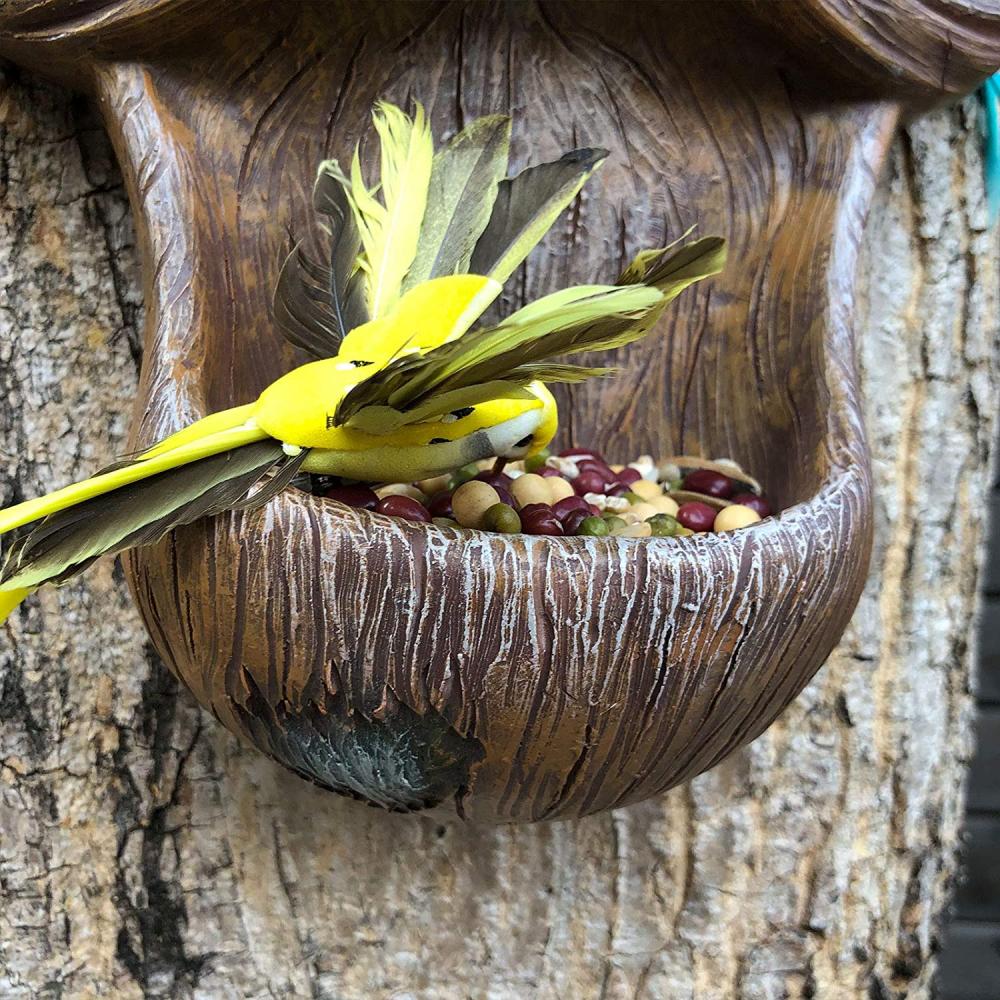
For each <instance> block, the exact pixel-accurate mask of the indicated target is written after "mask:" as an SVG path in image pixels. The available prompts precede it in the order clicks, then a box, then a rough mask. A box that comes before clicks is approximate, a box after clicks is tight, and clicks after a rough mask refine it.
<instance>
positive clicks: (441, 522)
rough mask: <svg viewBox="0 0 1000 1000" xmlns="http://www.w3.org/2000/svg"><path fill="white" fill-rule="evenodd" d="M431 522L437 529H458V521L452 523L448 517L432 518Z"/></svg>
mask: <svg viewBox="0 0 1000 1000" xmlns="http://www.w3.org/2000/svg"><path fill="white" fill-rule="evenodd" d="M431 521H432V522H433V523H434V524H436V525H437V526H438V527H439V528H458V527H460V525H459V523H458V521H454V520H452V519H451V518H450V517H432V518H431Z"/></svg>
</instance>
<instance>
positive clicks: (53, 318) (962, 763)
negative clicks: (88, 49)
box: [0, 69, 1000, 1000]
mask: <svg viewBox="0 0 1000 1000" xmlns="http://www.w3.org/2000/svg"><path fill="white" fill-rule="evenodd" d="M4 73H5V75H4V76H2V77H0V199H2V211H0V243H2V246H3V249H4V253H3V254H2V255H0V504H2V505H6V504H8V503H10V502H16V501H17V500H19V499H21V498H22V496H27V495H33V494H36V493H40V492H44V491H46V490H50V489H53V488H55V487H57V486H60V485H63V484H64V483H65V482H67V481H69V480H71V479H75V478H80V477H82V476H85V475H87V474H89V473H90V472H92V471H93V470H94V469H95V468H96V467H98V466H99V465H101V464H103V463H105V462H107V461H108V460H110V459H111V457H112V456H113V455H114V454H115V453H116V452H120V451H122V450H123V449H124V441H125V436H126V430H127V427H128V423H129V420H130V407H131V401H132V397H133V395H134V393H135V389H136V377H137V370H138V364H139V360H140V346H139V345H140V342H141V338H140V328H141V305H140V303H141V294H140V288H139V283H138V280H137V273H138V271H137V264H136V259H135V257H136V254H135V247H134V245H133V239H132V234H131V229H130V222H129V215H128V208H127V202H126V198H125V194H124V192H123V190H122V188H121V184H120V181H119V178H118V174H117V171H116V169H115V167H114V165H113V163H112V158H111V153H110V150H109V147H108V144H107V142H106V140H105V138H104V135H103V133H102V131H101V129H100V127H99V126H98V125H97V124H96V119H95V118H94V117H93V115H92V114H91V113H90V112H89V110H87V109H86V107H85V105H84V104H83V103H82V102H81V101H80V100H79V99H77V98H72V97H70V96H68V95H67V94H65V93H64V92H61V91H59V90H57V89H54V88H51V87H48V86H43V85H42V84H40V83H38V82H36V81H35V80H33V79H31V78H29V77H27V76H21V75H20V74H18V73H17V72H16V71H13V70H9V69H8V70H5V71H4ZM980 144H981V141H980V133H979V126H978V108H977V105H976V103H975V101H974V100H973V99H969V100H967V101H966V102H965V103H964V104H962V105H961V106H960V107H956V108H952V109H949V110H943V111H939V112H936V113H935V114H933V115H931V116H929V117H926V118H923V119H921V120H919V121H917V122H915V123H914V124H912V125H911V126H910V127H909V128H908V129H907V130H906V131H905V132H904V133H902V134H901V135H900V137H899V139H898V141H897V142H896V144H895V147H894V149H893V153H892V156H891V160H890V164H889V168H888V170H887V172H886V175H885V177H884V178H883V181H882V184H881V188H880V191H879V196H878V198H877V200H876V207H875V210H874V214H873V217H872V219H871V220H870V223H869V226H868V230H867V238H866V246H865V251H864V254H863V274H864V276H865V277H864V282H863V289H864V296H863V299H864V302H865V308H864V310H863V314H862V315H863V319H862V325H861V329H860V330H859V343H860V351H861V361H862V366H863V370H864V380H865V388H866V392H867V398H868V401H869V402H868V406H867V416H868V426H869V432H870V434H871V441H872V446H873V453H874V468H875V478H876V485H877V498H878V501H877V524H876V543H875V553H874V559H873V563H872V570H871V576H870V579H869V582H868V586H867V589H866V591H865V594H864V596H863V598H862V601H861V604H860V606H859V608H858V611H857V613H856V615H855V617H854V620H853V622H852V625H851V627H850V629H849V631H848V633H847V634H846V635H845V637H844V639H843V641H842V643H841V645H840V646H839V647H838V649H837V650H836V652H835V653H834V655H833V656H832V657H831V659H830V661H829V662H828V663H827V665H826V666H825V667H824V669H823V670H822V671H821V673H820V674H819V675H818V677H817V678H816V679H815V680H814V682H813V683H812V684H811V685H810V686H809V688H808V689H807V690H806V691H805V692H804V694H803V695H802V696H801V697H799V698H798V699H797V700H796V701H795V702H794V704H793V705H792V706H791V707H790V708H789V709H788V711H787V712H786V713H785V715H784V716H783V717H782V719H781V720H780V721H779V722H778V723H777V724H776V725H775V726H773V727H772V728H771V729H770V731H769V732H768V733H766V734H765V735H764V736H763V737H761V738H760V739H759V740H757V741H756V743H754V744H753V745H752V746H751V747H749V748H748V749H747V750H745V751H743V752H741V753H738V754H737V755H735V756H734V757H733V758H731V759H730V760H729V761H727V762H726V763H725V764H723V765H722V766H720V767H718V768H716V769H715V770H714V771H712V772H710V773H708V774H706V775H703V776H702V777H700V778H698V779H697V780H695V781H694V782H692V783H691V784H690V785H687V786H685V787H682V788H679V789H677V790H675V791H673V792H671V793H669V794H668V795H665V796H663V797H662V798H659V799H656V800H652V801H649V802H646V803H643V804H642V805H639V806H635V807H630V808H627V809H622V810H618V811H616V812H613V813H609V814H605V815H600V816H595V817H592V818H589V819H586V820H584V821H580V822H567V823H558V824H548V825H538V826H534V827H511V828H486V829H484V828H476V827H471V826H466V825H463V824H462V823H461V822H459V821H457V820H454V821H450V820H449V821H441V820H437V819H434V818H428V817H422V816H397V815H388V814H382V813H379V812H376V811H374V810H371V809H368V808H366V807H364V806H361V805H358V804H356V803H354V802H351V801H347V800H344V799H340V798H337V797H336V796H333V795H330V794H328V793H324V792H322V791H319V790H317V789H315V788H313V787H312V786H310V785H308V784H306V783H305V782H303V781H300V780H299V779H297V778H295V777H292V776H290V775H289V774H288V773H287V772H285V771H283V770H282V769H280V768H279V767H278V766H277V765H275V764H273V763H271V762H269V761H267V760H266V759H264V758H263V757H262V756H260V755H259V754H258V753H256V752H254V751H253V750H250V749H247V748H245V747H241V746H240V745H239V744H238V743H237V741H236V740H235V738H234V737H232V736H231V735H230V734H229V733H228V732H227V731H226V730H224V729H223V728H222V727H221V726H219V725H218V724H217V723H216V722H215V721H214V720H213V719H211V718H210V717H209V716H208V715H207V714H206V713H204V712H203V711H201V710H200V709H199V708H198V707H197V706H196V704H195V702H194V700H193V698H192V697H191V696H190V695H189V694H188V693H187V692H186V691H185V690H183V689H181V688H179V686H178V684H177V683H176V681H175V680H174V679H173V678H172V676H171V675H170V674H169V673H168V672H167V671H166V670H165V668H164V667H163V666H162V664H160V663H159V662H158V661H157V659H156V656H155V654H154V653H153V652H152V650H151V646H150V645H149V642H148V640H147V638H146V634H145V632H144V630H143V628H142V626H141V624H140V622H139V618H138V615H137V614H136V612H135V610H134V608H133V606H132V603H131V601H130V598H129V596H128V593H127V590H126V588H125V586H124V582H123V577H122V574H121V571H120V567H119V566H118V564H117V563H116V562H112V561H110V560H104V561H101V562H100V563H98V564H97V565H96V566H95V567H94V568H93V569H92V570H91V571H90V572H89V573H88V574H87V575H86V576H85V577H84V578H83V579H81V580H78V581H75V582H73V583H71V584H70V585H69V586H67V587H66V588H64V589H62V590H58V591H55V590H51V589H49V590H45V591H43V592H42V593H40V594H39V595H37V596H36V597H34V598H32V599H30V600H29V601H28V602H27V603H26V604H25V605H24V610H23V611H21V612H19V613H17V614H16V615H15V616H14V617H13V618H12V620H11V622H10V623H9V625H8V627H7V629H6V632H5V633H3V634H0V997H2V998H17V1000H20V998H28V997H32V998H33V997H48V996H53V997H56V996H67V997H77V996H81V997H82V996H94V995H98V996H114V997H122V998H129V997H193V996H198V997H264V996H280V997H289V996H294V997H298V996H303V997H330V998H334V997H336V998H354V997H358V998H361V997H397V998H403V997H420V998H432V997H456V996H470V997H481V996H482V997H486V996H489V997H491V998H494V1000H506V998H511V1000H514V998H521V997H526V996H537V997H546V998H547V997H553V998H557V997H597V996H601V997H608V998H617V997H649V998H653V997H663V998H667V997H669V998H671V1000H681V998H687V997H691V998H698V1000H706V998H716V997H718V998H727V1000H728V998H745V1000H751V998H753V1000H757V998H780V997H803V998H805V997H818V998H828V997H829V998H850V997H858V998H890V997H892V998H902V997H923V996H928V995H929V993H930V988H931V981H932V977H933V972H934V957H933V956H934V952H935V949H936V942H937V935H938V925H939V918H940V914H941V911H942V908H943V907H944V905H945V903H946V902H947V899H948V895H949V892H950V886H951V883H952V881H953V878H954V874H955V854H956V846H957V843H958V833H959V824H960V821H961V815H962V797H963V793H962V782H963V776H964V773H965V767H966V763H967V760H968V758H969V755H970V750H971V740H970V719H971V711H972V706H971V701H970V697H969V671H970V664H971V662H972V656H971V653H970V648H971V644H972V638H973V628H974V620H973V619H974V612H975V605H976V586H975V584H976V574H977V568H978V565H979V562H980V560H981V556H980V548H981V540H982V537H983V513H984V505H983V498H984V496H985V491H986V489H987V485H988V472H989V469H988V466H989V457H990V443H991V441H992V439H993V438H992V429H993V425H994V421H995V418H996V410H997V383H998V367H1000V366H998V347H1000V343H998V313H1000V288H998V284H1000V283H998V272H997V267H996V251H997V249H998V248H997V240H996V236H995V234H994V233H991V232H988V231H987V229H986V212H985V207H984V202H983V190H982V180H981V178H982V163H981V158H980Z"/></svg>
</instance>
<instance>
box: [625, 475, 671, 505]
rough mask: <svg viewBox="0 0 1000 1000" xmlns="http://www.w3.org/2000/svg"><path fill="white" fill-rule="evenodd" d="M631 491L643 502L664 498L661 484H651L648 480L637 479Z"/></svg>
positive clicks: (630, 487)
mask: <svg viewBox="0 0 1000 1000" xmlns="http://www.w3.org/2000/svg"><path fill="white" fill-rule="evenodd" d="M629 489H630V490H631V491H632V492H633V493H634V494H635V495H636V496H640V497H642V499H643V500H652V499H653V497H659V496H663V488H662V487H661V486H660V484H659V483H654V482H650V480H648V479H637V480H636V481H635V482H634V483H632V485H631V486H629Z"/></svg>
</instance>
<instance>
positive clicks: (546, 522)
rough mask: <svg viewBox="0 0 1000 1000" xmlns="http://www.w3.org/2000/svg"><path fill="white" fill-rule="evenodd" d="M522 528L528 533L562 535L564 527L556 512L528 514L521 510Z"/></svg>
mask: <svg viewBox="0 0 1000 1000" xmlns="http://www.w3.org/2000/svg"><path fill="white" fill-rule="evenodd" d="M521 528H522V529H523V530H524V532H525V534H528V535H561V534H563V527H562V525H561V524H560V523H559V519H558V518H557V517H556V516H555V515H554V514H542V513H537V514H528V515H527V516H526V515H525V513H524V511H523V510H522V511H521Z"/></svg>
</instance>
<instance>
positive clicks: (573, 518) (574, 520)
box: [562, 510, 593, 535]
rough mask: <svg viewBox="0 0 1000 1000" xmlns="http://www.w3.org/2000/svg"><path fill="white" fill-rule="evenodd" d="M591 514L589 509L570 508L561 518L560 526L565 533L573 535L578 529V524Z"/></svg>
mask: <svg viewBox="0 0 1000 1000" xmlns="http://www.w3.org/2000/svg"><path fill="white" fill-rule="evenodd" d="M592 516H593V515H592V514H591V513H590V511H589V510H571V511H570V512H569V513H568V514H567V515H566V516H565V517H564V518H563V519H562V526H563V531H564V532H566V534H567V535H575V534H577V533H578V532H579V530H580V525H581V524H583V522H584V521H586V520H587V518H589V517H592Z"/></svg>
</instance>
